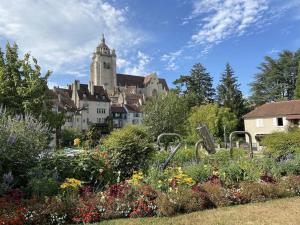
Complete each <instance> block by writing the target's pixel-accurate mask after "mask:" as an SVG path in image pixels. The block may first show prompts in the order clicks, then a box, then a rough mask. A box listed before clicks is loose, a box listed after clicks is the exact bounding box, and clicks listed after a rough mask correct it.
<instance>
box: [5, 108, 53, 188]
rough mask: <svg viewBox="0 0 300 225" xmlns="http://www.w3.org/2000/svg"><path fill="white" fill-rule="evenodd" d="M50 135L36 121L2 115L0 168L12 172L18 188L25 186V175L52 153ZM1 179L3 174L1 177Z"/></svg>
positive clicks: (28, 118)
mask: <svg viewBox="0 0 300 225" xmlns="http://www.w3.org/2000/svg"><path fill="white" fill-rule="evenodd" d="M50 135H51V132H50V131H49V130H48V128H47V127H46V125H44V124H41V123H40V122H38V121H37V120H36V119H34V118H32V117H30V116H25V117H11V116H8V115H5V113H1V112H0V168H2V173H9V172H12V174H13V176H14V178H15V181H14V183H15V185H17V186H23V185H25V184H26V182H27V181H26V176H25V175H26V173H27V172H28V171H29V170H30V169H31V168H32V167H33V166H35V165H36V164H37V162H38V160H39V158H40V157H41V156H42V155H44V154H46V153H47V152H48V150H49V147H48V146H49V142H50ZM0 176H1V177H2V174H0Z"/></svg>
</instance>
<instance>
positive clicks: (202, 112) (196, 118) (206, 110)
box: [187, 104, 237, 142]
mask: <svg viewBox="0 0 300 225" xmlns="http://www.w3.org/2000/svg"><path fill="white" fill-rule="evenodd" d="M187 123H188V133H189V135H188V141H191V142H196V141H197V140H199V133H198V131H197V130H196V128H197V126H198V125H199V123H203V124H206V125H207V127H208V129H209V131H210V132H211V133H212V135H213V136H214V137H217V138H222V137H223V126H226V130H227V132H228V133H230V132H231V131H233V130H234V129H235V127H236V125H237V119H236V116H235V115H234V113H232V112H230V110H229V109H228V108H224V107H219V106H218V105H217V104H207V105H201V106H197V107H194V108H193V109H192V111H191V113H190V115H189V117H188V119H187Z"/></svg>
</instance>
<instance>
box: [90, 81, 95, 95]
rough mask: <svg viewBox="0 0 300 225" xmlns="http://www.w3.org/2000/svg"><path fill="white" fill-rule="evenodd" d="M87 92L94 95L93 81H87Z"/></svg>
mask: <svg viewBox="0 0 300 225" xmlns="http://www.w3.org/2000/svg"><path fill="white" fill-rule="evenodd" d="M89 92H90V93H91V95H94V94H95V87H94V83H93V81H89Z"/></svg>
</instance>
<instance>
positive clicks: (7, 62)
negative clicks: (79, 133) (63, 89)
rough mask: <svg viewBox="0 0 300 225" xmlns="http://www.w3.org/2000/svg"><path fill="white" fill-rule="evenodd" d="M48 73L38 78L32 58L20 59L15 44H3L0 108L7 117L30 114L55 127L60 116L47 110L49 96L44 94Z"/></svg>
mask: <svg viewBox="0 0 300 225" xmlns="http://www.w3.org/2000/svg"><path fill="white" fill-rule="evenodd" d="M50 74H51V72H50V71H47V72H46V73H45V75H42V74H41V67H40V66H39V65H38V63H37V59H36V58H34V57H31V56H30V54H29V53H26V54H25V55H24V58H23V59H20V58H19V56H18V46H17V44H16V43H14V44H13V45H10V44H9V43H7V45H6V52H5V54H4V53H3V52H2V50H1V49H0V105H2V106H3V107H5V109H6V112H7V113H8V114H11V115H23V116H24V115H25V114H30V115H32V116H34V117H35V118H38V119H40V120H41V121H42V122H48V123H49V125H50V126H51V127H53V128H58V127H59V126H61V124H62V123H63V115H58V114H56V113H54V112H52V111H51V109H52V101H51V95H49V93H48V92H47V91H48V86H47V80H48V78H49V76H50Z"/></svg>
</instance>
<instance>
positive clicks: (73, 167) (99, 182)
mask: <svg viewBox="0 0 300 225" xmlns="http://www.w3.org/2000/svg"><path fill="white" fill-rule="evenodd" d="M105 157H106V153H105V152H101V151H98V150H95V151H85V152H83V153H80V154H78V155H74V156H67V155H65V154H61V153H57V154H53V155H52V156H49V157H45V158H43V159H42V160H41V161H40V163H39V164H38V165H37V166H36V168H35V169H33V170H32V171H31V173H30V174H29V177H45V179H46V177H47V178H55V179H56V180H57V181H59V182H63V181H64V180H65V179H66V178H76V179H78V180H81V181H83V182H85V183H88V184H90V185H91V186H92V187H93V188H94V189H103V188H104V186H105V185H107V184H108V183H111V182H114V176H113V174H112V172H111V170H110V169H109V167H108V166H109V165H108V164H107V159H106V158H105Z"/></svg>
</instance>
